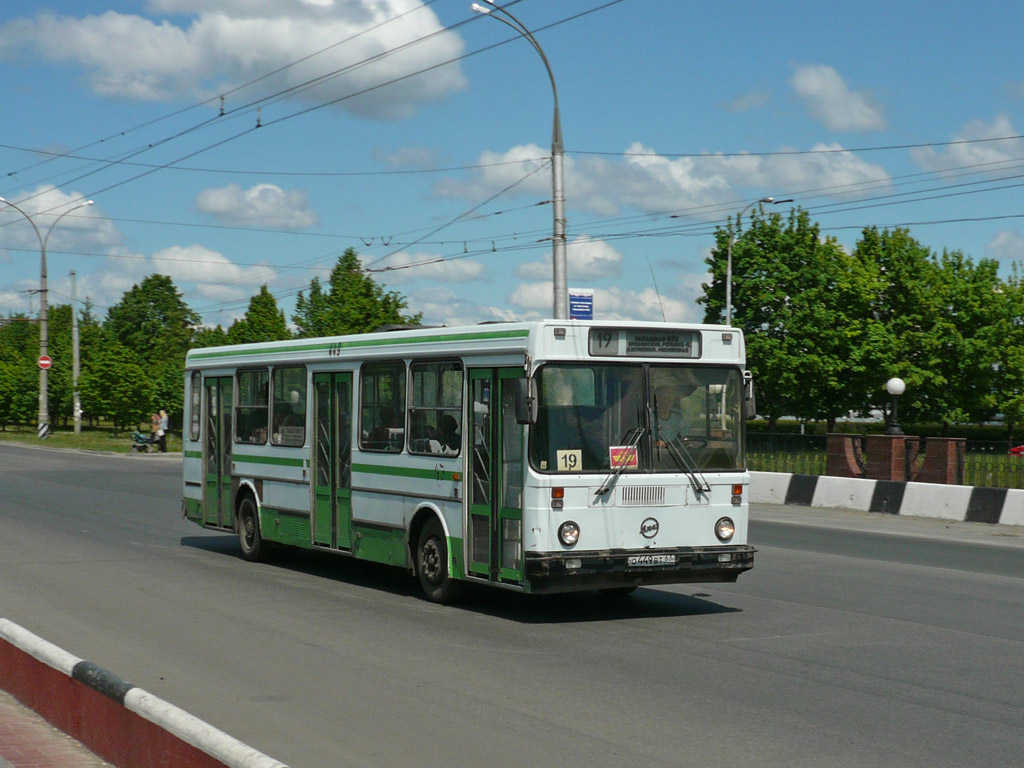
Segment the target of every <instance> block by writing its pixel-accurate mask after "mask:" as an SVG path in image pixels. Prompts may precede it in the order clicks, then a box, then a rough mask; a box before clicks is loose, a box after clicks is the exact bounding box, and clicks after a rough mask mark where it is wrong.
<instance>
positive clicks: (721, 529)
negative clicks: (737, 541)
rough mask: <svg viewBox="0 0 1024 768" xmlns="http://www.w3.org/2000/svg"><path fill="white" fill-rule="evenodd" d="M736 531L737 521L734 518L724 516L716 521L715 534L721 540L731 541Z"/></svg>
mask: <svg viewBox="0 0 1024 768" xmlns="http://www.w3.org/2000/svg"><path fill="white" fill-rule="evenodd" d="M735 533H736V523H734V522H733V521H732V518H729V517H722V518H719V520H718V522H717V523H715V536H717V537H718V540H719V541H729V539H731V538H732V537H733V535H734V534H735Z"/></svg>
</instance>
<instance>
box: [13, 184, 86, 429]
mask: <svg viewBox="0 0 1024 768" xmlns="http://www.w3.org/2000/svg"><path fill="white" fill-rule="evenodd" d="M0 203H3V204H4V205H6V206H9V207H10V208H13V209H14V210H16V211H17V212H18V213H20V214H21V215H22V216H24V217H25V218H26V219H28V223H29V224H31V225H32V229H34V230H35V233H36V237H37V238H38V239H39V254H40V261H39V264H40V267H39V358H40V362H41V361H42V358H43V357H45V356H46V351H47V345H48V342H49V338H48V333H47V327H46V321H47V315H48V307H47V303H46V244H47V243H48V242H49V240H50V235H51V234H52V233H53V228H54V227H56V226H57V224H58V223H59V222H60V220H61V219H63V218H64V217H65V216H67V215H68V214H69V213H71V212H72V211H77V210H78V209H79V208H85V207H86V206H89V205H92V204H93V201H92V200H86V201H85V202H83V203H79V204H78V205H76V206H75V207H74V208H68V209H67V210H66V211H64V213H62V214H61V215H60V216H58V217H57V218H56V219H54V221H53V223H52V224H51V225H50V228H49V229H47V230H46V235H45V237H44V236H43V234H42V233H41V232H40V231H39V227H37V226H36V223H35V222H34V221H33V220H32V217H31V216H29V215H28V214H27V213H25V211H23V210H22V209H21V208H19V207H18V206H16V205H15V204H14V203H12V202H11V201H10V200H5V199H4V198H2V197H0ZM37 215H38V214H37ZM72 311H74V310H73V309H72ZM47 383H48V379H47V373H46V368H44V367H43V366H42V365H40V366H39V418H38V419H37V425H36V431H37V434H38V435H39V437H49V436H50V396H49V390H48V387H47Z"/></svg>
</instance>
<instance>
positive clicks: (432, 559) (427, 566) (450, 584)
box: [416, 517, 459, 603]
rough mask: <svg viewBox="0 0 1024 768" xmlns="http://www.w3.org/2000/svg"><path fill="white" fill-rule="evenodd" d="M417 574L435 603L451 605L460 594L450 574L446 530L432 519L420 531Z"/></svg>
mask: <svg viewBox="0 0 1024 768" xmlns="http://www.w3.org/2000/svg"><path fill="white" fill-rule="evenodd" d="M416 573H417V574H418V575H419V578H420V586H421V587H422V588H423V594H425V595H426V596H427V599H428V600H430V601H431V602H433V603H450V602H451V601H452V600H454V599H455V597H456V595H457V594H458V587H459V584H457V583H456V582H455V581H453V580H452V579H451V576H450V575H449V573H448V543H447V541H446V539H445V536H444V529H443V528H441V523H440V522H439V521H438V519H437V518H436V517H432V518H431V519H430V520H428V521H427V523H426V525H424V526H423V530H422V531H420V540H419V543H418V544H417V545H416Z"/></svg>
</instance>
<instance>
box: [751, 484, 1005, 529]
mask: <svg viewBox="0 0 1024 768" xmlns="http://www.w3.org/2000/svg"><path fill="white" fill-rule="evenodd" d="M750 500H751V502H753V503H758V504H796V505H801V506H806V507H842V508H844V509H855V510H860V511H862V512H882V513H887V514H890V515H912V516H914V517H934V518H940V519H943V520H958V521H961V522H964V521H966V522H974V523H999V524H1002V525H1024V490H1019V489H1015V488H1011V489H1006V488H983V487H981V486H968V485H938V484H935V483H900V482H894V481H891V480H862V479H859V478H851V477H829V476H826V475H791V474H788V473H785V472H751V473H750Z"/></svg>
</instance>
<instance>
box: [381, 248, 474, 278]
mask: <svg viewBox="0 0 1024 768" xmlns="http://www.w3.org/2000/svg"><path fill="white" fill-rule="evenodd" d="M410 264H416V265H417V266H415V267H408V268H405V267H407V265H410ZM387 267H398V269H390V270H388V271H387V272H381V273H378V274H375V275H374V279H379V280H382V281H384V282H387V283H390V284H392V285H399V284H401V283H408V282H412V281H414V280H435V281H437V282H441V283H471V282H478V281H480V280H485V279H487V267H485V266H484V265H483V264H482V263H481V262H479V261H474V260H473V259H448V260H444V259H443V257H440V256H436V255H433V254H427V253H405V252H404V251H403V252H401V253H396V254H394V255H392V256H389V257H388V258H387V259H385V260H384V261H381V262H379V263H377V264H375V265H374V269H385V268H387Z"/></svg>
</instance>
